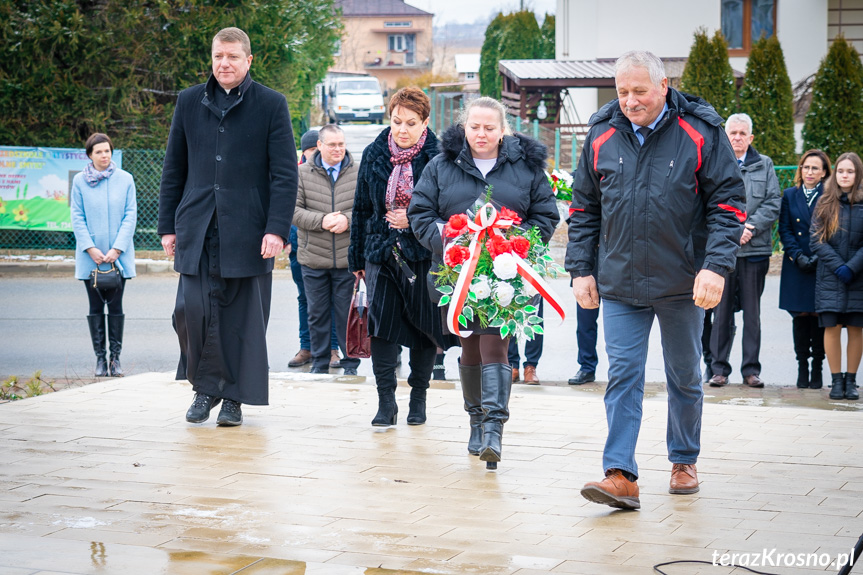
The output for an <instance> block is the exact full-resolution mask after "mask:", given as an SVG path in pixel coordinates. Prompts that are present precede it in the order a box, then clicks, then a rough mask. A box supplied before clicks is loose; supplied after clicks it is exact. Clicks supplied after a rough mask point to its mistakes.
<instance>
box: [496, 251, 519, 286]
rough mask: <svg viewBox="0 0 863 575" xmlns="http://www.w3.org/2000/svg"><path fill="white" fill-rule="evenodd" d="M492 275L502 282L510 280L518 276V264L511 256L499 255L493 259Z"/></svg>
mask: <svg viewBox="0 0 863 575" xmlns="http://www.w3.org/2000/svg"><path fill="white" fill-rule="evenodd" d="M493 269H494V275H496V276H497V277H499V278H500V279H502V280H511V279H512V278H514V277H515V276H517V275H518V264H517V263H516V261H515V258H514V257H512V254H500V255H499V256H497V257H496V258H494V266H493Z"/></svg>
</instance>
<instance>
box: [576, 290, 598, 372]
mask: <svg viewBox="0 0 863 575" xmlns="http://www.w3.org/2000/svg"><path fill="white" fill-rule="evenodd" d="M598 319H599V308H595V309H584V308H583V307H581V306H580V305H578V304H577V303H576V304H575V320H576V325H575V339H576V341H577V342H578V365H579V367H580V368H581V370H582V371H596V362H597V360H598V358H597V356H596V338H597V329H596V321H597V320H598Z"/></svg>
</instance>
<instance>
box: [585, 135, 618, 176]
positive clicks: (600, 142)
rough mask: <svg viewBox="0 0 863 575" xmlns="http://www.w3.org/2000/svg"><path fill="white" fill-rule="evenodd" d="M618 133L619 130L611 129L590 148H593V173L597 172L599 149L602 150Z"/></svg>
mask: <svg viewBox="0 0 863 575" xmlns="http://www.w3.org/2000/svg"><path fill="white" fill-rule="evenodd" d="M616 131H617V128H609V129H608V130H606V131H605V132H604V133H603V134H601V135H600V136H599V137H598V138H596V139H595V140H594V141H593V143H592V144H591V145H590V147H591V148H593V171H596V162H597V160H598V159H599V148H601V147H602V145H603V144H604V143H606V142H607V141H608V139H609V138H610V137H612V136H613V135H614V133H615V132H616Z"/></svg>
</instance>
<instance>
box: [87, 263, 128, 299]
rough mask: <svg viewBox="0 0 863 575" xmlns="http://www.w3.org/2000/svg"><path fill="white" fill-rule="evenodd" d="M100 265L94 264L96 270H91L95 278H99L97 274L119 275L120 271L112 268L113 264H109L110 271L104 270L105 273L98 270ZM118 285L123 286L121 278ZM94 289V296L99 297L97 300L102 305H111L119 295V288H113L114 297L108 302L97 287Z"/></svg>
mask: <svg viewBox="0 0 863 575" xmlns="http://www.w3.org/2000/svg"><path fill="white" fill-rule="evenodd" d="M100 265H101V264H96V269H95V270H93V271H94V272H95V273H96V277H99V274H108V273H111V272H116V273H117V274H119V273H120V270H118V269H117V268H115V267H114V262H111V269H109V270H105V271H102V270H100V269H99V266H100ZM96 283H98V282H96ZM120 285H121V286H122V285H123V278H122V276H121V277H120ZM94 289H95V290H96V294H97V295H98V296H99V299H100V300H102V303H103V304H105V305H110V304H111V303H113V301H114V300H115V299H117V295H118V294H119V293H120V288H119V287H117V288H114V297H112V298H111V299H110V300H105V297H104V296H103V295H102V290H101V289H99V288H98V287H95V288H94Z"/></svg>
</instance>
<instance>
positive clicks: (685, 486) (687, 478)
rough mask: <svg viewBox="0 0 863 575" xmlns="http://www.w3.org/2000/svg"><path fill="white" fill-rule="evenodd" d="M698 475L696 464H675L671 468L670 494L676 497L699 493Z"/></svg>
mask: <svg viewBox="0 0 863 575" xmlns="http://www.w3.org/2000/svg"><path fill="white" fill-rule="evenodd" d="M698 489H699V487H698V473H697V472H696V471H695V464H694V463H675V464H674V465H673V466H672V467H671V483H669V485H668V492H669V493H672V494H674V495H687V494H689V493H698Z"/></svg>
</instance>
